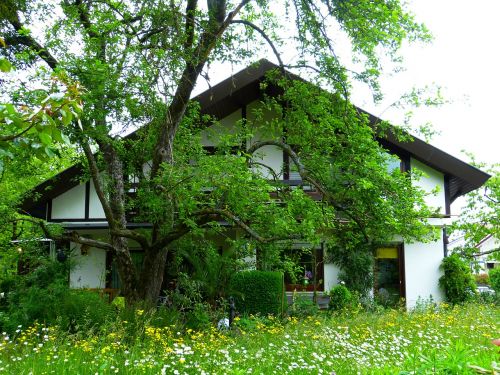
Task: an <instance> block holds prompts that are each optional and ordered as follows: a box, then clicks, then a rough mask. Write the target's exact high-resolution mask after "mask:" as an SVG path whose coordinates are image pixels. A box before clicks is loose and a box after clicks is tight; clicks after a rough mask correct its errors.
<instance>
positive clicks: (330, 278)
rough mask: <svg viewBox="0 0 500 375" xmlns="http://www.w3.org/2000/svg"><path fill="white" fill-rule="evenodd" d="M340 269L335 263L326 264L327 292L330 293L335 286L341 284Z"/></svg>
mask: <svg viewBox="0 0 500 375" xmlns="http://www.w3.org/2000/svg"><path fill="white" fill-rule="evenodd" d="M339 273H340V268H339V267H337V266H336V265H335V264H333V263H325V270H324V277H325V292H329V291H330V289H332V288H333V287H334V286H335V285H337V284H338V283H339Z"/></svg>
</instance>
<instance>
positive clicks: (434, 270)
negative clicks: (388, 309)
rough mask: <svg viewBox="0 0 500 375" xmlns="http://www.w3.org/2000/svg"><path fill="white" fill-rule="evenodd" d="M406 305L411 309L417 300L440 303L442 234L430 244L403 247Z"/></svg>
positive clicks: (442, 254)
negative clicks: (430, 299)
mask: <svg viewBox="0 0 500 375" xmlns="http://www.w3.org/2000/svg"><path fill="white" fill-rule="evenodd" d="M404 256H405V278H406V305H407V306H408V307H409V308H411V307H413V306H415V303H416V302H417V301H418V299H419V298H421V299H424V300H428V299H429V297H430V296H431V295H432V298H433V300H434V301H436V302H438V301H442V300H443V299H444V294H443V292H442V290H441V289H440V288H439V278H440V277H441V275H442V272H441V270H440V269H439V266H440V265H441V261H442V259H443V256H444V249H443V234H442V232H440V235H439V238H438V239H437V240H436V241H433V242H430V243H422V242H415V243H412V244H408V243H407V244H405V245H404Z"/></svg>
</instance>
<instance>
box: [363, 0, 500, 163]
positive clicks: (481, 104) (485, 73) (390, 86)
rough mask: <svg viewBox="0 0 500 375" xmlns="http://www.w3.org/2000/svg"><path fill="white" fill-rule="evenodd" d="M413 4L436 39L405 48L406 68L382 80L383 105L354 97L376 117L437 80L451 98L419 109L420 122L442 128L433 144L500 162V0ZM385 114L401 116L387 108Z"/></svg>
mask: <svg viewBox="0 0 500 375" xmlns="http://www.w3.org/2000/svg"><path fill="white" fill-rule="evenodd" d="M409 7H410V9H411V10H412V11H413V13H414V14H415V15H416V18H417V19H418V20H419V21H422V22H424V23H425V24H426V26H427V27H428V28H429V29H430V30H431V32H432V33H433V35H434V41H433V42H432V44H429V45H423V46H410V47H405V48H404V50H403V56H404V57H405V64H404V65H405V67H406V68H407V70H406V71H405V72H403V73H400V74H398V75H397V76H393V77H387V78H385V79H384V80H383V91H384V93H385V95H386V98H387V100H386V101H385V103H384V105H381V106H379V107H374V106H373V105H372V104H371V103H370V101H369V97H367V96H366V95H365V97H363V98H362V97H360V95H355V101H356V102H358V103H357V104H359V105H360V106H362V107H365V108H366V109H367V110H369V111H372V112H373V113H374V114H376V115H377V114H379V113H380V111H383V109H384V108H385V106H386V104H387V103H389V102H391V100H396V99H397V97H398V95H400V94H401V93H403V92H405V90H406V91H407V90H408V89H410V88H411V87H412V86H423V85H425V84H432V83H436V84H438V85H440V86H442V87H443V88H444V90H443V92H444V95H445V97H446V98H447V99H449V100H451V101H452V102H451V103H450V104H446V105H444V106H442V107H440V108H438V109H433V110H428V109H419V110H418V111H417V112H418V120H420V121H421V122H426V121H430V122H431V123H432V124H433V126H434V128H435V129H436V130H437V131H439V132H440V135H436V136H435V137H434V138H433V139H432V140H431V143H432V144H433V145H435V146H437V147H439V148H441V149H442V150H444V151H446V152H448V153H450V154H452V155H454V156H457V157H459V158H460V159H463V160H464V161H469V160H468V158H467V156H465V155H464V154H462V153H461V150H466V151H468V152H471V153H472V154H474V155H475V156H476V158H477V160H478V161H481V162H485V163H488V164H493V163H500V120H499V119H500V116H499V114H498V113H497V110H500V94H499V90H500V70H499V68H500V43H499V38H500V22H499V21H498V16H499V14H500V1H498V0H476V1H464V0H413V1H412V2H410V4H409ZM382 117H384V118H385V119H388V120H391V119H393V118H397V117H398V116H397V113H396V112H395V111H386V112H384V113H383V115H382Z"/></svg>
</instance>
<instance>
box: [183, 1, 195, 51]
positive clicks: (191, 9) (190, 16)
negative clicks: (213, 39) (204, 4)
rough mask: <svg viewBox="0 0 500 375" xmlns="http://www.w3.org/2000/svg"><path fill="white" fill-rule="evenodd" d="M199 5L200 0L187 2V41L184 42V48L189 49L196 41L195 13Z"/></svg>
mask: <svg viewBox="0 0 500 375" xmlns="http://www.w3.org/2000/svg"><path fill="white" fill-rule="evenodd" d="M197 5H198V0H188V2H187V4H186V25H185V32H186V41H185V43H184V49H185V50H186V51H187V50H188V49H190V48H191V47H192V46H193V42H194V22H195V18H194V14H195V11H196V7H197Z"/></svg>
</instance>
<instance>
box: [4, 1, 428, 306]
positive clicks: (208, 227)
mask: <svg viewBox="0 0 500 375" xmlns="http://www.w3.org/2000/svg"><path fill="white" fill-rule="evenodd" d="M279 5H280V6H276V10H275V9H274V8H273V7H272V6H270V4H268V3H267V2H265V1H261V0H255V1H251V0H242V1H240V2H238V1H236V2H235V1H230V0H209V1H207V3H206V4H201V3H199V2H198V1H197V0H187V1H164V0H153V1H149V0H148V1H132V2H115V1H110V0H99V1H94V0H64V1H60V2H56V1H54V2H46V1H36V0H34V1H29V0H28V1H25V0H24V1H18V0H8V1H4V2H2V4H1V5H0V15H1V16H0V32H1V33H2V37H3V39H4V41H5V44H6V48H3V49H1V52H2V53H3V54H4V58H6V59H8V60H9V61H10V63H11V64H12V65H14V66H15V67H17V68H22V69H24V70H25V71H26V72H27V73H26V74H27V75H28V76H30V73H29V71H30V69H31V67H33V66H37V65H40V64H44V66H45V67H46V68H47V69H50V70H53V71H55V72H57V71H59V70H60V69H64V70H65V71H67V72H68V74H69V76H70V77H71V78H73V79H75V80H78V82H80V84H81V85H82V86H83V88H84V89H85V92H84V95H83V102H84V108H83V112H82V117H81V122H80V123H79V124H81V127H80V126H78V124H76V123H73V125H74V126H73V127H72V128H71V135H70V137H71V140H72V142H74V143H76V144H78V145H79V147H80V149H81V151H82V153H83V154H84V155H85V164H86V165H87V166H88V171H89V176H90V177H91V178H92V180H93V183H94V186H95V189H96V192H97V195H98V197H99V200H100V202H101V204H102V207H103V209H104V212H105V216H106V220H107V222H108V225H109V241H98V240H95V239H89V238H84V237H81V236H79V235H78V234H76V233H73V234H71V235H68V236H66V238H71V239H72V240H73V241H76V242H80V243H84V244H89V245H92V246H96V247H100V248H102V249H105V250H107V251H110V252H112V254H113V256H114V258H115V260H116V263H117V267H118V271H119V275H120V278H121V282H122V292H123V293H124V295H125V296H126V298H127V301H129V302H130V303H133V302H134V301H137V300H148V301H154V300H155V299H156V297H157V296H158V294H159V292H160V288H161V285H162V279H163V274H164V267H165V264H166V260H167V256H168V254H169V252H170V254H172V253H173V251H174V249H175V246H173V244H174V243H175V241H177V240H178V239H180V238H182V237H183V236H184V235H186V234H188V233H199V232H209V231H220V230H222V229H221V228H220V227H219V225H218V220H220V219H221V218H223V219H225V220H227V221H229V222H231V223H233V224H234V225H235V227H238V228H239V229H240V230H241V231H243V232H245V233H246V235H247V236H248V237H249V238H250V240H251V241H252V240H253V241H257V242H259V243H261V244H271V243H274V242H275V241H277V240H282V239H285V238H294V237H301V238H303V239H306V240H308V241H310V242H312V243H314V242H317V241H318V238H319V237H320V236H321V235H323V236H325V235H329V236H331V237H333V238H334V237H335V235H336V234H338V233H341V232H342V233H349V234H350V235H346V236H344V237H343V240H342V242H347V243H350V244H351V246H352V244H353V243H356V241H363V242H368V243H369V242H371V241H372V240H373V238H377V237H376V236H379V235H380V234H381V233H382V232H383V233H385V236H386V237H387V236H390V235H392V234H393V233H395V232H398V233H401V234H402V235H403V236H404V237H406V236H422V235H424V232H425V230H424V229H423V226H422V225H421V221H420V220H418V219H419V218H422V217H426V214H427V212H425V209H424V210H423V211H416V210H414V207H424V205H416V204H417V203H422V195H421V194H419V193H418V192H417V191H416V190H415V189H413V188H412V187H411V184H410V183H409V181H408V179H407V178H405V177H404V175H402V174H401V173H399V172H398V173H393V174H392V175H389V174H388V173H387V171H386V164H387V163H386V162H387V159H386V157H385V156H384V152H383V151H382V150H381V149H380V147H379V146H378V145H377V144H376V142H375V141H374V140H373V136H374V132H373V129H372V128H371V127H369V126H368V120H367V118H365V117H364V116H362V115H361V114H359V113H357V111H356V110H355V109H354V108H353V107H351V106H350V105H349V104H348V99H349V82H350V80H351V79H359V80H363V81H365V82H367V83H369V84H370V85H371V86H372V87H373V88H374V90H375V93H376V94H379V91H378V86H377V82H376V79H377V77H378V75H379V74H380V70H381V66H380V62H379V59H378V54H377V52H378V51H381V50H384V51H385V54H387V55H389V56H391V57H393V58H394V59H395V60H396V59H397V55H396V54H397V50H398V48H399V46H400V45H401V43H402V42H403V41H404V40H410V41H414V40H427V39H428V38H429V34H428V32H427V30H426V29H425V27H423V26H422V25H421V24H418V23H416V22H415V21H414V19H413V17H412V16H411V15H410V14H408V12H407V11H406V10H405V9H404V8H403V5H402V4H401V3H400V2H399V1H396V0H388V1H387V0H386V1H383V0H380V1H376V2H373V1H367V0H363V1H331V0H322V1H320V2H316V1H310V0H293V1H283V2H282V3H280V4H279ZM339 28H340V30H342V32H343V33H344V34H346V35H347V36H348V37H349V38H350V41H351V43H352V50H353V54H354V56H355V58H357V59H361V61H362V63H363V65H364V67H365V70H364V71H362V72H350V71H349V70H347V69H346V68H345V67H344V66H343V64H342V63H341V61H340V59H339V58H338V57H337V55H336V41H335V39H334V37H335V35H336V34H335V33H333V32H332V30H334V29H336V30H338V29H339ZM35 30H36V31H35ZM281 35H291V36H292V40H293V45H294V48H296V50H297V54H296V56H297V57H296V59H294V61H293V63H292V64H290V65H289V66H286V67H288V68H290V69H296V70H299V69H306V70H308V71H311V72H312V75H311V76H310V78H311V80H312V81H314V82H315V83H318V84H319V83H321V84H323V86H324V87H327V88H328V89H329V90H330V91H331V92H332V93H334V95H328V94H325V93H322V92H318V90H317V89H314V88H313V87H312V86H310V85H302V84H293V85H290V84H289V83H282V84H279V85H280V86H281V87H282V88H283V90H284V94H283V97H282V98H281V100H280V101H277V100H275V99H270V100H268V101H267V103H266V105H268V106H270V107H273V109H274V110H277V111H278V112H280V113H283V114H284V116H283V118H284V119H286V121H285V120H282V121H280V120H272V121H270V123H268V124H266V125H272V126H268V127H267V129H275V131H274V132H273V133H271V134H270V136H271V138H269V139H271V140H270V141H268V142H267V143H266V142H260V143H259V142H258V143H256V144H253V145H252V146H251V147H250V149H240V150H239V151H238V152H237V153H236V154H234V153H233V152H229V149H230V147H229V146H230V145H234V139H232V140H231V139H227V140H226V143H225V145H226V146H228V147H226V148H224V147H220V150H219V152H218V154H217V155H215V156H211V157H208V155H207V154H206V152H205V151H204V150H203V149H202V148H201V146H200V142H199V139H200V126H202V125H203V124H211V123H212V121H213V119H206V118H201V119H200V116H199V111H198V109H197V108H196V106H195V105H192V104H190V102H189V99H190V97H191V94H192V91H193V89H194V87H195V85H196V83H197V81H198V78H199V77H200V76H206V73H207V68H208V66H209V65H210V64H212V63H215V62H226V63H227V62H231V61H240V62H244V61H250V59H251V58H252V57H253V56H254V55H255V50H256V49H258V48H259V47H258V46H259V45H261V48H264V46H262V43H261V42H265V44H266V45H270V48H271V50H272V51H273V52H274V54H275V55H276V59H277V60H278V62H279V64H280V65H281V67H282V68H285V66H284V65H283V63H282V59H281V57H280V55H279V53H278V48H283V45H284V42H285V40H284V39H283V37H282V36H281ZM30 78H35V77H31V76H30ZM275 84H277V83H275ZM301 96H302V97H301ZM305 98H308V101H307V102H306V101H305ZM285 102H286V103H287V107H286V111H285V110H284V108H283V103H285ZM138 126H143V128H142V130H141V131H140V132H138V133H137V134H136V136H135V137H134V138H133V139H130V138H128V139H124V138H123V137H121V136H120V135H123V134H124V133H125V132H127V131H130V129H131V128H134V129H135V128H137V127H138ZM239 126H240V128H241V129H239V131H238V134H237V137H238V138H239V140H240V141H244V140H246V139H249V138H250V135H251V134H252V131H255V130H257V129H258V127H259V126H262V124H253V125H250V126H248V127H247V126H246V124H245V123H241V124H239ZM285 129H286V130H287V131H288V132H289V133H288V134H287V138H286V139H285V140H284V139H283V130H285ZM219 141H221V146H224V142H222V141H223V140H219ZM239 144H241V142H240V143H239ZM265 145H274V146H277V147H280V148H282V149H283V150H284V152H285V153H287V155H288V156H289V157H290V159H291V160H292V164H293V165H294V166H295V168H296V169H297V170H298V172H299V173H300V175H301V176H302V179H303V180H304V181H306V182H307V183H309V184H312V185H313V186H314V187H315V188H316V189H317V190H318V191H319V192H321V193H322V196H323V197H324V198H323V203H324V204H317V203H316V202H314V201H313V200H311V199H310V198H309V197H308V196H307V195H306V194H305V193H304V192H303V191H302V190H300V189H298V190H294V191H287V190H286V189H284V188H283V187H281V188H282V189H281V190H282V194H281V196H280V198H282V199H283V200H282V202H278V201H271V202H269V192H270V191H274V190H276V186H275V185H273V183H272V181H269V180H268V179H267V177H266V178H264V177H265V176H264V175H263V173H262V172H258V171H256V170H255V168H254V169H249V168H248V166H249V165H250V166H251V165H252V157H251V156H252V154H253V153H257V152H259V150H260V149H261V148H262V147H263V146H265ZM292 146H299V147H298V148H297V147H296V148H295V150H294V148H293V147H292ZM96 150H98V153H95V151H96ZM297 150H300V151H297ZM319 150H321V152H320V151H319ZM336 152H337V154H336ZM332 155H335V164H334V165H333V164H332V160H331V156H332ZM193 163H195V164H196V167H194V166H193ZM144 165H148V168H147V171H145V170H144ZM101 171H102V172H104V174H100V172H101ZM134 175H135V176H139V186H138V188H137V189H138V190H137V199H136V200H133V201H132V200H130V198H129V197H128V196H127V194H126V191H127V190H128V188H129V183H130V182H129V181H127V179H126V178H124V176H134ZM206 186H211V187H213V189H212V190H211V192H210V193H208V194H207V192H206V191H205V192H203V188H204V187H206ZM280 193H281V192H280ZM401 194H403V196H405V197H407V198H408V199H401ZM128 207H133V208H134V210H136V211H137V212H138V216H137V219H138V220H146V221H147V222H150V223H152V224H153V228H152V230H151V231H140V230H130V229H127V225H126V224H127V219H126V210H127V208H128ZM380 215H382V216H380ZM339 218H341V219H342V220H339ZM407 219H408V220H407ZM270 224H273V225H270ZM412 224H414V226H413V228H414V229H411V228H412ZM42 225H43V224H42ZM43 227H44V229H45V231H46V235H53V234H51V233H50V231H49V229H48V228H47V227H46V226H43ZM384 228H385V229H384ZM391 232H392V233H391ZM381 237H382V238H383V237H384V236H381ZM381 237H380V236H379V237H378V238H381ZM131 241H133V242H134V243H136V244H138V246H140V247H141V248H142V250H143V251H144V254H145V256H144V261H143V265H142V271H139V270H138V269H136V268H135V267H134V264H133V262H132V259H131V256H130V251H129V242H131ZM337 241H340V238H337Z"/></svg>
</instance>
